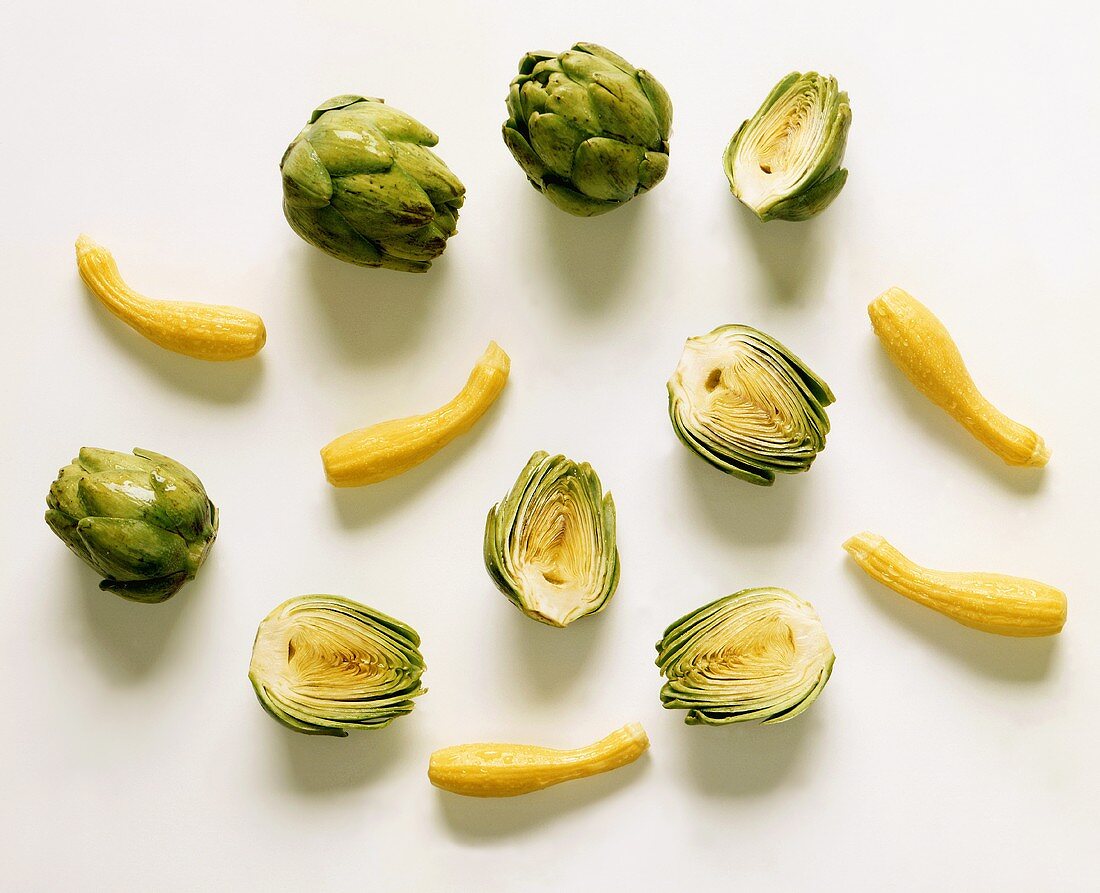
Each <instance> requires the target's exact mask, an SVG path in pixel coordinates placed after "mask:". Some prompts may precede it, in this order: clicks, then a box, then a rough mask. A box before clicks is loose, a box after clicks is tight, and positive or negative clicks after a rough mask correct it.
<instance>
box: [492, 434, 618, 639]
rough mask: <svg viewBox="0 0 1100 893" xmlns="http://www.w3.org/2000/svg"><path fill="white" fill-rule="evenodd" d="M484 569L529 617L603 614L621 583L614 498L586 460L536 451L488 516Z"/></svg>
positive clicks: (561, 619) (559, 621) (561, 620)
mask: <svg viewBox="0 0 1100 893" xmlns="http://www.w3.org/2000/svg"><path fill="white" fill-rule="evenodd" d="M485 567H486V569H487V570H488V571H489V576H490V577H492V578H493V582H494V583H496V585H497V587H498V588H499V589H500V591H501V592H503V593H504V594H505V595H506V596H507V597H508V599H509V600H510V601H511V602H512V603H513V604H514V605H515V606H516V607H517V608H519V609H520V610H521V611H522V612H523V613H524V614H526V615H527V616H528V617H530V618H531V619H532V620H538V621H540V622H541V623H546V624H549V625H550V626H558V627H563V626H567V625H568V624H570V623H572V622H573V621H574V620H576V619H577V618H578V617H584V616H585V615H586V614H598V613H599V612H600V611H602V610H603V609H604V608H605V607H607V603H608V602H609V601H610V600H611V596H612V595H614V594H615V587H616V586H618V585H619V550H618V548H617V547H616V545H615V503H614V501H613V500H612V498H611V494H610V493H604V492H603V487H602V486H601V485H600V479H599V477H598V476H597V475H596V472H595V471H593V470H592V466H591V465H589V464H588V463H587V462H582V463H579V464H578V463H576V462H574V461H572V460H571V459H566V458H565V456H551V455H550V454H549V453H545V452H542V451H539V452H537V453H535V454H534V455H533V456H531V459H530V461H529V462H528V463H527V465H526V466H525V467H524V469H523V471H521V472H520V475H519V478H518V479H517V480H516V483H515V485H514V486H513V487H512V491H511V492H510V493H509V494H508V495H507V496H506V497H505V498H504V499H503V500H501V502H499V503H498V504H497V505H495V506H493V508H492V509H491V510H490V511H489V517H488V518H487V519H486V521H485Z"/></svg>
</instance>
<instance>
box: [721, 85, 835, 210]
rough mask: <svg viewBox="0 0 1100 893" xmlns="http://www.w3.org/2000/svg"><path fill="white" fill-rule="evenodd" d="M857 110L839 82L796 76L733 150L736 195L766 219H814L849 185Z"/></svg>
mask: <svg viewBox="0 0 1100 893" xmlns="http://www.w3.org/2000/svg"><path fill="white" fill-rule="evenodd" d="M851 123H852V110H851V107H850V106H849V105H848V94H847V93H845V92H844V91H842V90H840V89H839V88H838V87H837V83H836V78H831V77H824V76H822V75H820V74H818V73H817V72H816V71H811V72H808V73H806V74H800V73H799V72H797V71H794V72H791V73H790V74H789V75H787V76H786V77H785V78H783V80H781V81H780V82H779V83H778V84H776V85H775V89H773V90H772V92H771V93H769V94H768V98H767V99H765V100H764V104H763V105H762V106H760V108H759V109H758V110H757V112H756V114H755V115H753V116H752V117H751V118H749V120H747V121H745V122H744V123H743V124H742V125H741V126H740V127H739V128H738V130H737V133H735V134H734V135H733V139H731V140H730V143H729V146H727V147H726V154H725V158H724V162H725V168H726V178H727V179H728V180H729V183H730V191H731V192H732V193H733V194H734V195H735V196H737V198H739V199H740V200H741V201H742V202H743V203H744V204H745V205H746V206H748V207H749V208H751V209H752V211H753V212H754V213H755V214H756V216H757V217H759V218H760V219H761V220H774V219H779V220H808V219H809V218H810V217H813V216H814V215H815V214H820V213H821V212H822V211H824V210H825V208H827V207H828V206H829V204H830V203H831V202H832V200H833V199H834V198H836V197H837V195H839V194H840V190H841V189H842V188H843V186H844V182H845V180H847V179H848V171H847V170H846V169H845V168H842V167H841V166H840V164H841V162H842V161H843V160H844V147H845V144H846V143H847V142H848V127H849V125H850V124H851Z"/></svg>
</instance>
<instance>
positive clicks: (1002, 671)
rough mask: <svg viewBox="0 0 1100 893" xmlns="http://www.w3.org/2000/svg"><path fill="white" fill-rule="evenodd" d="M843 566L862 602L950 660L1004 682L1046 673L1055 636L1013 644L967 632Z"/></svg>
mask: <svg viewBox="0 0 1100 893" xmlns="http://www.w3.org/2000/svg"><path fill="white" fill-rule="evenodd" d="M845 565H846V566H847V573H848V576H849V577H851V578H852V579H853V580H854V581H855V585H856V586H858V587H859V588H860V589H861V590H862V592H863V594H864V596H865V598H866V600H867V601H869V602H872V603H873V604H874V605H875V607H876V608H878V609H879V610H880V611H882V612H883V613H884V614H887V615H889V616H890V618H891V620H893V621H894V622H895V623H897V624H898V626H902V627H906V628H908V629H911V630H913V631H914V632H915V633H916V634H917V635H918V636H919V637H920V638H921V639H923V640H924V641H926V642H928V643H929V644H930V645H932V646H933V647H934V648H935V649H936V650H937V651H940V652H943V653H944V654H946V655H948V656H949V657H950V658H952V659H953V660H957V661H960V662H962V663H964V664H966V665H967V666H969V667H970V668H971V669H973V670H975V671H977V672H980V673H984V674H986V675H988V676H993V677H996V678H998V679H1004V680H1006V681H1009V682H1039V681H1041V680H1042V679H1043V678H1045V677H1046V675H1047V673H1048V672H1049V671H1050V668H1051V666H1052V664H1053V662H1054V657H1055V655H1056V654H1057V640H1058V637H1057V636H1042V637H1039V638H1032V639H1017V638H1013V637H1011V636H998V635H992V634H990V633H985V632H981V631H980V630H976V629H970V628H969V627H965V626H963V625H962V624H960V623H956V622H955V621H954V620H952V619H951V618H950V617H944V616H943V615H941V614H938V613H937V612H935V611H933V610H932V609H930V608H926V607H924V605H918V604H916V603H915V602H911V601H909V600H908V599H906V598H905V597H904V596H902V595H898V593H896V592H894V591H893V590H891V589H890V588H889V587H887V586H883V585H882V584H881V583H879V582H877V581H875V580H872V579H871V578H870V577H868V576H867V574H866V573H864V571H863V570H862V569H861V568H860V567H859V566H858V565H856V564H855V563H854V562H852V561H847V562H845Z"/></svg>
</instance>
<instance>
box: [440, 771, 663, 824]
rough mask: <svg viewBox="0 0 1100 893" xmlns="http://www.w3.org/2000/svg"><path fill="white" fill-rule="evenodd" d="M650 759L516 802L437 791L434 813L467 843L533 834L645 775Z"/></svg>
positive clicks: (540, 792) (514, 800)
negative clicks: (640, 775)
mask: <svg viewBox="0 0 1100 893" xmlns="http://www.w3.org/2000/svg"><path fill="white" fill-rule="evenodd" d="M648 764H649V754H648V752H647V753H644V754H642V756H641V757H639V758H638V760H637V761H635V762H633V763H631V764H630V765H629V766H623V767H622V768H620V769H615V770H614V771H612V772H607V773H605V774H603V775H597V776H594V777H592V778H582V779H577V780H575V781H567V782H565V783H564V784H560V785H556V786H555V787H552V788H547V789H546V790H544V791H536V792H535V793H532V794H524V795H521V796H519V797H502V798H479V797H463V796H460V795H459V794H452V793H449V792H447V791H438V792H437V795H438V802H439V809H440V812H441V813H442V815H443V819H444V821H445V822H446V824H447V827H448V828H449V829H450V831H451V832H452V833H453V834H454V835H455V836H456V837H459V838H462V839H463V840H465V841H467V842H470V843H475V844H476V843H478V842H491V841H493V840H495V839H498V838H504V837H514V836H519V835H522V834H524V833H526V832H532V831H538V830H539V829H541V828H543V827H544V826H546V825H547V824H548V823H550V822H553V821H555V820H557V819H560V818H562V817H563V816H565V815H567V814H569V813H571V812H574V811H575V810H578V809H583V808H584V807H585V806H587V805H588V804H590V803H595V802H596V801H597V800H602V799H604V798H605V797H610V796H613V795H614V794H615V792H617V791H619V790H621V789H622V788H625V787H626V786H627V785H629V784H632V783H634V782H635V781H637V778H638V775H639V774H641V773H642V772H644V771H645V770H646V768H647V767H648Z"/></svg>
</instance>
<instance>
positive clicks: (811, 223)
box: [730, 202, 824, 304]
mask: <svg viewBox="0 0 1100 893" xmlns="http://www.w3.org/2000/svg"><path fill="white" fill-rule="evenodd" d="M730 210H731V213H733V214H736V216H737V218H738V225H739V226H740V227H741V228H742V229H743V231H744V232H745V233H746V234H747V235H748V237H749V240H750V241H751V242H752V245H753V249H754V253H755V254H756V257H757V258H758V259H759V261H760V265H761V266H762V267H763V268H764V271H765V272H766V273H767V278H768V282H769V285H770V286H771V288H770V292H771V293H770V295H769V297H770V298H771V299H772V300H776V301H783V302H786V303H792V304H802V303H805V302H806V301H807V300H808V299H809V298H810V297H812V296H811V295H807V294H805V292H804V291H803V286H804V285H805V283H806V280H807V277H808V276H809V275H810V272H811V271H812V270H814V269H815V268H816V267H817V264H818V261H819V258H820V257H821V254H822V250H821V249H822V241H823V236H822V233H823V232H824V230H823V229H822V224H821V218H820V217H814V218H813V219H811V220H800V221H797V222H792V221H788V220H769V221H768V222H767V223H763V222H761V221H760V220H758V219H757V218H756V217H755V215H753V213H752V212H751V211H749V210H748V208H746V207H744V206H743V205H742V204H741V203H740V202H734V203H732V204H731V207H730ZM817 274H818V278H819V279H820V278H821V277H822V276H823V275H824V271H823V270H820V269H819V270H817Z"/></svg>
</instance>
